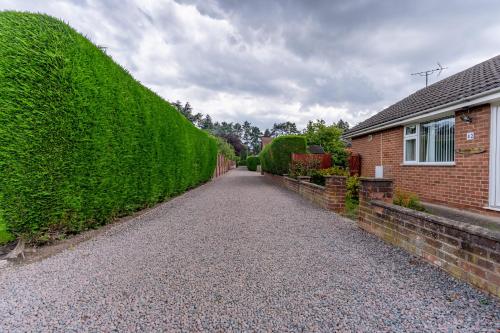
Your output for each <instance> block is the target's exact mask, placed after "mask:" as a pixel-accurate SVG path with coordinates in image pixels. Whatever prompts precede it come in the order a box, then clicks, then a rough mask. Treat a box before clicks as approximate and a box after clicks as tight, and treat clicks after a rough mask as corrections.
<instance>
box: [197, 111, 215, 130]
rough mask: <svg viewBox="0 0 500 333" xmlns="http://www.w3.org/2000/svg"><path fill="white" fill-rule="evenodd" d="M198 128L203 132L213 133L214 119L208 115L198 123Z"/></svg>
mask: <svg viewBox="0 0 500 333" xmlns="http://www.w3.org/2000/svg"><path fill="white" fill-rule="evenodd" d="M198 127H199V128H201V129H203V130H206V131H210V132H212V131H213V129H214V123H213V122H212V117H210V115H208V114H207V115H206V116H205V117H204V118H202V119H201V120H200V121H199V122H198Z"/></svg>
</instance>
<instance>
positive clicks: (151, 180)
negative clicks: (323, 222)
mask: <svg viewBox="0 0 500 333" xmlns="http://www.w3.org/2000/svg"><path fill="white" fill-rule="evenodd" d="M0 31H1V33H0V174H1V177H0V198H1V199H2V200H0V221H1V220H3V221H5V223H6V225H7V229H8V231H9V232H11V233H13V234H14V235H16V236H23V237H26V238H30V239H33V238H35V239H40V237H46V236H47V235H51V234H57V233H76V232H79V231H82V230H85V229H88V228H91V227H95V226H97V225H101V224H104V223H106V222H107V221H109V220H110V219H112V218H114V217H117V216H122V215H125V214H127V213H130V212H132V211H135V210H138V209H141V208H143V207H146V206H150V205H153V204H155V203H157V202H159V201H162V200H164V199H166V198H168V197H171V196H173V195H176V194H179V193H181V192H183V191H185V190H187V189H189V188H191V187H194V186H196V185H197V184H200V183H202V182H205V181H208V180H209V179H210V178H211V176H212V174H213V172H214V168H215V164H216V155H217V146H216V143H215V140H214V139H213V138H209V136H208V135H207V134H206V133H204V132H203V131H201V130H198V129H197V128H195V127H194V126H193V125H192V124H191V123H190V122H189V121H188V120H187V119H185V118H184V117H183V116H182V115H181V114H180V113H179V112H177V111H176V110H175V109H174V108H173V107H172V106H171V105H170V104H168V103H167V102H165V101H164V100H163V99H162V98H161V97H159V96H158V95H156V94H155V93H153V92H152V91H150V90H149V89H147V88H146V87H144V86H142V85H141V84H140V83H139V82H138V81H136V80H135V79H134V78H133V77H132V76H131V75H130V74H129V73H128V72H127V71H126V70H125V69H123V68H122V67H120V66H119V65H117V64H116V63H114V62H113V60H112V59H111V58H110V57H109V56H107V55H106V53H105V52H103V50H101V49H100V48H98V47H96V46H94V45H93V44H92V43H91V42H90V41H89V40H88V39H86V38H85V37H83V36H82V35H80V34H79V33H77V32H76V31H75V30H73V29H72V28H71V27H69V26H68V25H66V24H64V23H63V22H61V21H60V20H57V19H54V18H52V17H49V16H46V15H40V14H29V13H17V12H0ZM165 65H166V66H168V64H165Z"/></svg>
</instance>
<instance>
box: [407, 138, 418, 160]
mask: <svg viewBox="0 0 500 333" xmlns="http://www.w3.org/2000/svg"><path fill="white" fill-rule="evenodd" d="M416 152H417V139H408V140H405V161H407V162H415V161H416V156H417V154H416Z"/></svg>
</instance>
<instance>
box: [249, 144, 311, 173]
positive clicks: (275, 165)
mask: <svg viewBox="0 0 500 333" xmlns="http://www.w3.org/2000/svg"><path fill="white" fill-rule="evenodd" d="M306 152H307V142H306V138H305V137H304V136H300V135H283V136H279V137H277V138H276V139H273V141H271V143H270V144H268V145H266V146H265V147H264V149H263V150H262V151H261V152H260V154H259V156H260V164H261V168H262V170H263V171H265V172H269V173H272V174H276V175H282V174H285V173H288V171H289V168H290V162H291V158H292V157H291V155H292V153H306Z"/></svg>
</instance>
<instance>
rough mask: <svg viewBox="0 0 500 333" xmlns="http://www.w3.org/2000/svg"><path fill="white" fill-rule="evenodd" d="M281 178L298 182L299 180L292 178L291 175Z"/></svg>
mask: <svg viewBox="0 0 500 333" xmlns="http://www.w3.org/2000/svg"><path fill="white" fill-rule="evenodd" d="M283 178H285V179H286V180H290V181H292V182H296V183H298V182H299V180H298V179H295V178H292V177H288V176H283Z"/></svg>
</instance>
